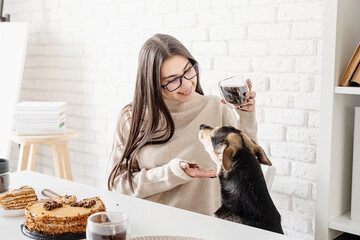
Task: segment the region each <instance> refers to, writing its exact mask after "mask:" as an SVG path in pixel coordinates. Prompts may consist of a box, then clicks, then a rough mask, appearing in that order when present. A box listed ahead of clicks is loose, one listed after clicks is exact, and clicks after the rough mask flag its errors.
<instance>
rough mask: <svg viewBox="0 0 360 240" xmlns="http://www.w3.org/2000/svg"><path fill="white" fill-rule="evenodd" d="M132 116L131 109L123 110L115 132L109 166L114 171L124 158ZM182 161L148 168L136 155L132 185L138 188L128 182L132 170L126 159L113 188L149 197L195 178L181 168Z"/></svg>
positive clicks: (171, 161) (176, 160)
mask: <svg viewBox="0 0 360 240" xmlns="http://www.w3.org/2000/svg"><path fill="white" fill-rule="evenodd" d="M130 117H131V113H130V112H129V111H127V112H124V111H122V113H120V117H119V119H118V123H117V127H116V132H115V136H114V143H113V148H112V152H111V154H110V159H109V168H108V169H109V170H110V171H111V170H112V169H113V168H114V166H115V165H116V164H117V163H118V161H120V159H121V157H122V154H123V153H124V150H125V144H126V139H127V136H128V135H129V130H130ZM180 161H183V160H182V159H179V158H176V159H172V160H170V161H169V162H168V163H167V164H164V165H162V166H159V167H156V168H152V169H146V168H141V166H139V162H138V160H137V159H135V161H134V162H133V164H132V166H131V169H132V170H133V173H132V186H133V190H134V191H132V189H131V187H130V184H129V182H128V173H127V171H126V167H125V163H123V164H121V166H120V171H119V174H117V175H116V176H115V178H114V184H113V186H112V189H111V190H112V191H116V192H119V193H123V194H127V195H131V196H135V197H139V198H146V197H149V196H152V195H155V194H157V193H160V192H164V191H167V190H170V189H172V188H174V187H176V186H178V185H180V184H183V183H186V182H188V181H190V180H192V179H193V178H192V177H190V176H188V175H187V174H186V173H185V172H184V171H183V170H182V169H181V168H180V165H179V162H180Z"/></svg>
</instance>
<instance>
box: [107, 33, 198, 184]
mask: <svg viewBox="0 0 360 240" xmlns="http://www.w3.org/2000/svg"><path fill="white" fill-rule="evenodd" d="M173 55H181V56H183V57H186V58H187V59H189V61H190V62H191V64H195V63H197V62H196V60H195V59H194V57H193V56H192V55H191V54H190V52H189V51H188V50H187V49H186V48H185V46H184V45H183V44H182V43H181V42H180V41H179V40H177V39H176V38H174V37H172V36H169V35H165V34H156V35H154V36H153V37H151V38H150V39H148V40H147V41H146V42H145V43H144V45H143V46H142V47H141V50H140V53H139V61H138V70H137V76H136V86H135V93H134V99H133V102H132V103H130V104H129V105H127V106H125V107H124V109H125V108H129V107H130V108H132V114H131V126H130V132H129V136H128V139H127V141H126V145H125V150H124V153H123V155H122V157H121V158H120V160H119V161H118V162H117V163H116V165H115V166H114V168H113V169H112V171H111V173H110V176H109V179H108V188H109V190H111V188H112V187H113V185H114V180H115V177H116V176H118V174H120V170H121V166H123V164H124V163H125V167H126V171H127V177H128V182H129V184H130V186H131V189H132V190H133V186H132V178H133V174H132V168H131V166H132V165H133V162H134V161H135V156H136V155H137V153H138V152H139V150H140V149H141V148H142V147H143V146H145V145H147V144H163V143H166V142H168V141H169V140H170V139H171V137H172V136H173V135H174V131H175V125H174V121H173V119H172V117H171V114H170V112H169V110H168V108H167V106H166V104H165V102H164V99H163V97H162V89H161V83H160V69H161V66H162V64H163V62H164V61H165V60H166V59H168V58H169V57H171V56H173ZM165 91H167V90H165ZM195 91H196V92H197V93H199V94H201V95H204V93H203V91H202V88H201V85H200V81H199V73H197V86H196V89H195ZM160 120H165V125H164V126H160V124H161V125H162V124H163V121H160ZM159 129H161V131H159ZM159 132H160V133H161V134H158V133H159ZM155 133H157V136H156V137H155V136H154V134H155Z"/></svg>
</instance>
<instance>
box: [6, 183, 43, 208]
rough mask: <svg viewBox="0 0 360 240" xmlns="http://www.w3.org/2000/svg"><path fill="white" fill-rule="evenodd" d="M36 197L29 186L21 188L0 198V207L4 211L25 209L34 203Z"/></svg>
mask: <svg viewBox="0 0 360 240" xmlns="http://www.w3.org/2000/svg"><path fill="white" fill-rule="evenodd" d="M36 200H37V196H36V193H35V191H34V189H32V188H31V187H29V186H22V187H21V188H19V189H14V190H13V191H12V192H10V193H5V194H4V195H2V196H0V206H1V207H2V208H4V209H6V210H14V209H25V208H26V206H27V205H28V204H29V203H33V202H36Z"/></svg>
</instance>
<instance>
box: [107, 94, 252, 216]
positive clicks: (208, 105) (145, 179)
mask: <svg viewBox="0 0 360 240" xmlns="http://www.w3.org/2000/svg"><path fill="white" fill-rule="evenodd" d="M220 100H221V99H220V98H219V97H216V96H203V95H200V94H198V93H195V96H194V98H193V99H192V100H191V101H190V102H186V103H180V102H176V101H172V100H166V104H167V107H168V109H169V111H170V112H171V115H172V117H173V120H174V123H175V133H174V136H173V137H172V138H171V139H170V141H169V142H167V143H165V144H160V145H147V146H145V147H143V148H142V149H141V150H140V152H139V154H138V155H137V156H136V160H137V163H136V164H134V166H133V167H134V170H135V171H136V172H135V173H134V174H133V176H134V178H133V187H134V192H132V191H131V189H130V186H129V184H128V182H127V173H126V172H123V173H121V174H120V175H118V176H117V177H116V178H115V183H114V187H113V189H112V190H113V191H117V192H119V193H123V194H127V195H132V196H136V197H139V198H144V199H147V200H151V201H154V202H158V203H163V204H166V205H170V206H174V207H178V208H182V209H186V210H190V211H195V212H198V213H203V214H207V215H211V214H213V213H214V212H215V211H216V210H217V209H218V208H219V207H220V184H219V180H218V179H217V178H192V177H190V176H188V175H187V174H186V173H185V172H184V171H183V170H182V169H181V168H180V166H179V162H180V161H188V162H193V163H197V164H198V165H199V166H200V167H201V168H211V169H213V170H215V171H216V165H215V163H214V162H213V161H212V160H211V159H210V156H209V154H208V153H207V152H206V151H205V149H204V147H203V145H202V144H201V143H200V141H199V140H198V131H199V126H200V125H201V124H206V125H209V126H212V127H215V126H220V125H231V126H234V127H236V128H239V129H240V130H242V131H244V132H245V133H246V134H248V136H250V138H252V139H253V140H254V141H256V142H257V137H256V134H257V122H256V119H255V112H252V113H248V112H242V111H239V110H237V113H238V115H239V116H240V118H239V121H238V117H237V116H236V114H235V112H234V111H233V110H231V109H230V108H229V107H228V106H226V105H225V104H222V103H221V102H220ZM130 118H131V111H122V114H120V116H119V119H118V123H117V129H116V132H115V138H114V144H113V149H112V153H111V155H110V160H109V170H111V169H112V168H113V166H114V165H115V164H116V163H117V162H118V161H119V160H120V158H121V155H122V153H123V150H124V146H125V143H126V137H127V136H128V133H129V129H130V121H131V119H130Z"/></svg>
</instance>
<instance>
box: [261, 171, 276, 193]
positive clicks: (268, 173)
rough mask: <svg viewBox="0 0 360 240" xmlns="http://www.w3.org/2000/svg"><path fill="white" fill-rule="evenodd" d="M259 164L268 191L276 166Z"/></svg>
mask: <svg viewBox="0 0 360 240" xmlns="http://www.w3.org/2000/svg"><path fill="white" fill-rule="evenodd" d="M260 166H261V169H262V170H263V173H264V178H265V182H266V185H267V188H268V190H269V192H270V191H271V188H272V184H273V182H274V178H275V174H276V168H275V167H274V166H265V165H262V164H261V165H260Z"/></svg>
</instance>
